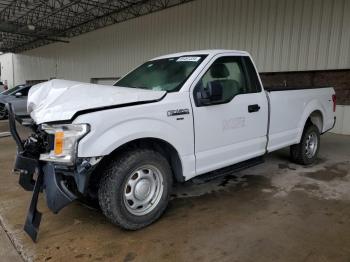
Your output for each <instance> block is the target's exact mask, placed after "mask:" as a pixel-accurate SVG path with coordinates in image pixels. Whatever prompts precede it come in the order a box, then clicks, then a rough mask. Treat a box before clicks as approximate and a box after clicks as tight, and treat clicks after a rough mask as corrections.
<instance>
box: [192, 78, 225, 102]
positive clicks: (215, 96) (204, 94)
mask: <svg viewBox="0 0 350 262" xmlns="http://www.w3.org/2000/svg"><path fill="white" fill-rule="evenodd" d="M222 95H223V87H222V85H221V83H220V82H218V81H211V82H208V83H207V87H206V88H205V89H201V90H199V91H198V93H197V100H198V104H199V106H207V105H215V104H218V103H219V102H221V101H222Z"/></svg>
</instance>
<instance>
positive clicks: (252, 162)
mask: <svg viewBox="0 0 350 262" xmlns="http://www.w3.org/2000/svg"><path fill="white" fill-rule="evenodd" d="M264 162H265V160H264V157H262V156H260V157H256V158H252V159H249V160H246V161H243V162H240V163H237V164H234V165H231V166H228V167H224V168H220V169H218V170H215V171H212V172H209V173H205V174H203V175H200V176H198V177H195V178H193V179H192V181H193V183H195V184H202V183H205V182H208V181H210V180H213V179H216V178H219V177H223V176H227V175H231V174H232V173H235V172H239V171H241V170H244V169H246V168H249V167H253V166H256V165H259V164H262V163H264Z"/></svg>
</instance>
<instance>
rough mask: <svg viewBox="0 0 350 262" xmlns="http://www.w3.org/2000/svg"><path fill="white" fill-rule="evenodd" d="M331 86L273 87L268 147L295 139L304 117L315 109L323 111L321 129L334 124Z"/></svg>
mask: <svg viewBox="0 0 350 262" xmlns="http://www.w3.org/2000/svg"><path fill="white" fill-rule="evenodd" d="M334 93H335V92H334V90H333V89H330V88H319V89H304V90H295V91H294V90H293V91H274V92H271V93H269V96H270V101H271V119H270V139H269V147H268V150H269V151H273V150H277V149H279V148H282V147H285V146H287V145H290V144H295V143H298V142H299V140H300V138H301V135H302V132H303V129H304V125H305V122H306V120H307V118H308V117H309V116H310V114H311V113H312V112H314V111H316V110H318V111H320V112H321V114H322V122H323V127H322V129H321V130H320V133H322V132H325V131H327V130H328V129H330V128H331V127H332V126H333V123H334V113H333V101H332V94H334Z"/></svg>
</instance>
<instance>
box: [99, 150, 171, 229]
mask: <svg viewBox="0 0 350 262" xmlns="http://www.w3.org/2000/svg"><path fill="white" fill-rule="evenodd" d="M171 188H172V173H171V169H170V166H169V164H168V161H167V160H166V158H165V157H164V156H162V155H161V154H160V153H158V152H156V151H154V150H150V149H135V150H132V151H127V152H125V153H123V155H121V156H119V157H117V158H116V159H115V160H114V161H112V163H111V164H110V166H109V168H108V169H107V170H106V171H105V173H104V174H103V177H102V179H101V181H100V186H99V191H98V198H99V204H100V206H101V209H102V211H103V213H104V214H105V215H106V217H107V218H108V219H109V220H110V221H111V222H113V223H114V224H117V225H119V226H121V227H122V228H125V229H129V230H136V229H140V228H142V227H145V226H147V225H149V224H151V223H153V222H154V221H155V220H157V219H158V218H159V217H160V216H161V214H162V213H163V212H164V210H165V208H166V207H167V204H168V201H169V196H170V191H171Z"/></svg>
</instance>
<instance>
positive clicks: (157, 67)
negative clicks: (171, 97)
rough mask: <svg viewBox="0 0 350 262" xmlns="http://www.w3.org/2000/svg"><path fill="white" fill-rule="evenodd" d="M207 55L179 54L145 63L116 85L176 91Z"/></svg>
mask: <svg viewBox="0 0 350 262" xmlns="http://www.w3.org/2000/svg"><path fill="white" fill-rule="evenodd" d="M205 57H206V56H205V55H196V56H179V57H171V58H165V59H159V60H152V61H148V62H146V63H144V64H143V65H141V66H139V67H138V68H136V69H135V70H134V71H132V72H130V73H129V74H127V75H126V76H125V77H123V78H122V79H120V80H119V81H118V82H117V83H115V84H114V85H115V86H122V87H131V88H143V89H148V90H155V91H168V92H175V91H178V90H180V88H181V86H182V85H183V84H184V82H185V81H186V80H187V79H188V78H189V77H190V75H191V74H192V73H193V71H194V70H195V69H196V68H197V67H198V66H199V65H200V63H201V62H202V61H203V60H204V58H205Z"/></svg>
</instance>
